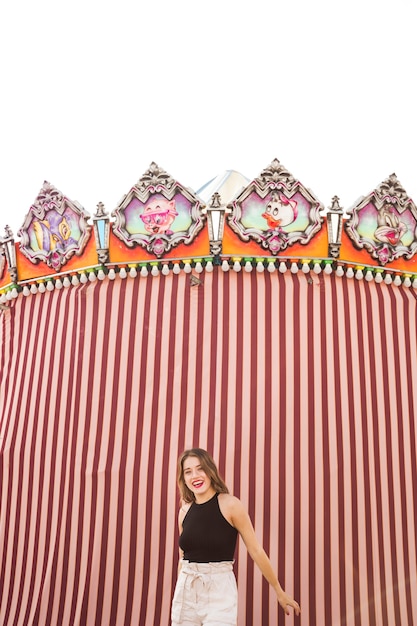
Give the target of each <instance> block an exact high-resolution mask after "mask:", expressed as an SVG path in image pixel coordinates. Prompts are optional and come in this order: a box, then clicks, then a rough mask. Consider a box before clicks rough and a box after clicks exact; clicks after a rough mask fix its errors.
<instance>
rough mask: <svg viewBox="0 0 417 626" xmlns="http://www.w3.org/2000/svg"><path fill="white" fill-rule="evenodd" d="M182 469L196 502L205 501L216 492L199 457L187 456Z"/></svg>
mask: <svg viewBox="0 0 417 626" xmlns="http://www.w3.org/2000/svg"><path fill="white" fill-rule="evenodd" d="M182 471H183V476H184V482H185V484H186V486H187V487H188V489H189V490H190V491H191V492H192V493H193V494H194V496H195V499H196V502H205V501H206V500H209V499H210V498H211V497H212V496H213V495H214V494H215V490H214V488H213V486H212V484H211V480H210V478H209V477H208V476H207V474H206V473H205V471H204V470H203V468H202V467H201V462H200V459H199V458H198V457H196V456H189V457H187V458H186V459H185V461H184V462H183V466H182Z"/></svg>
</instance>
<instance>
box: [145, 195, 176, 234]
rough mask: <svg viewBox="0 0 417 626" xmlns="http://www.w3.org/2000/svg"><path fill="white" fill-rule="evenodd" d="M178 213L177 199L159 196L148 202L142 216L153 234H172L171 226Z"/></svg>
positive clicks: (148, 229)
mask: <svg viewBox="0 0 417 626" xmlns="http://www.w3.org/2000/svg"><path fill="white" fill-rule="evenodd" d="M177 215H178V212H177V210H176V208H175V200H165V199H164V198H159V199H155V200H151V201H150V202H148V204H147V205H146V207H145V208H144V210H143V213H142V214H141V216H140V217H141V220H142V221H143V223H144V226H145V229H146V230H147V231H148V233H151V235H161V234H165V235H172V234H173V231H172V230H171V229H170V226H171V224H172V222H173V221H174V220H175V218H176V217H177Z"/></svg>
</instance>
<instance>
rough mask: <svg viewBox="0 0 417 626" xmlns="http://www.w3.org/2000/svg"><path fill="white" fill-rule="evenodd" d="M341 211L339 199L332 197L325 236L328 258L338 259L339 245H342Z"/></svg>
mask: <svg viewBox="0 0 417 626" xmlns="http://www.w3.org/2000/svg"><path fill="white" fill-rule="evenodd" d="M342 226H343V209H342V207H341V206H340V205H339V198H338V197H337V196H334V197H333V199H332V204H331V206H330V208H329V209H328V211H327V235H328V246H329V247H328V255H329V257H330V258H333V259H338V258H339V255H340V245H341V243H342Z"/></svg>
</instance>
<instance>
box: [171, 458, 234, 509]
mask: <svg viewBox="0 0 417 626" xmlns="http://www.w3.org/2000/svg"><path fill="white" fill-rule="evenodd" d="M190 456H195V457H196V458H197V459H198V460H199V461H200V465H201V468H202V469H203V470H204V472H205V473H206V475H207V476H208V478H210V480H211V484H212V487H213V489H214V490H215V491H216V492H217V493H229V490H228V488H227V485H226V483H225V482H224V480H223V478H222V477H221V476H220V474H219V470H218V469H217V465H216V464H215V462H214V460H213V458H212V457H211V456H210V454H209V453H208V452H207V451H206V450H203V449H202V448H190V450H185V451H184V452H183V453H182V454H181V456H180V458H179V459H178V473H177V481H178V488H179V490H180V496H181V499H182V500H183V502H194V501H195V495H194V494H193V492H192V491H191V490H190V489H188V487H187V485H186V484H185V480H184V461H185V460H186V459H188V457H190Z"/></svg>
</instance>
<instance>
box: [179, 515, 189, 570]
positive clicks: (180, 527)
mask: <svg viewBox="0 0 417 626" xmlns="http://www.w3.org/2000/svg"><path fill="white" fill-rule="evenodd" d="M190 506H191V505H190V504H185V503H183V504H182V506H181V508H180V510H179V511H178V534H179V535H181V533H182V523H183V521H184V517H185V515H186V513H187V511H188V509H189V508H190ZM183 558H184V552H183V551H182V550H181V548H179V561H178V574H179V573H180V571H181V566H182V560H183Z"/></svg>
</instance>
